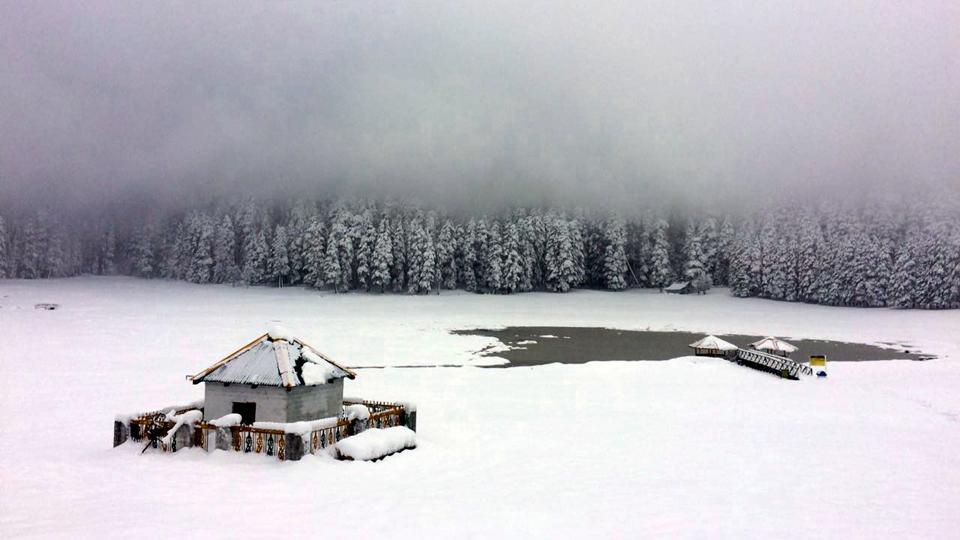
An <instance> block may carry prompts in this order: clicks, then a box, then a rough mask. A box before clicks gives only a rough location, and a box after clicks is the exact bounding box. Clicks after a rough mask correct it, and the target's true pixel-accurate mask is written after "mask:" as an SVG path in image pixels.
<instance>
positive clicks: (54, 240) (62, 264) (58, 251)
mask: <svg viewBox="0 0 960 540" xmlns="http://www.w3.org/2000/svg"><path fill="white" fill-rule="evenodd" d="M63 234H64V233H63V229H62V228H61V227H60V223H59V221H58V220H57V219H56V218H55V217H53V216H52V215H51V216H48V217H47V245H46V252H45V253H44V260H43V267H44V273H43V277H47V278H51V277H64V276H66V275H68V274H67V261H66V256H67V254H66V252H65V251H64V243H65V242H66V240H65V239H64V237H63Z"/></svg>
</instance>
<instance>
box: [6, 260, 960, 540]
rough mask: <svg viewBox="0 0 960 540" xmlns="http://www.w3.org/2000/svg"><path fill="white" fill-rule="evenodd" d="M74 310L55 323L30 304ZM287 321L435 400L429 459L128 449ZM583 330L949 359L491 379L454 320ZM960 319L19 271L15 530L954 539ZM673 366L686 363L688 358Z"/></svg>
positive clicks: (421, 412) (11, 413)
mask: <svg viewBox="0 0 960 540" xmlns="http://www.w3.org/2000/svg"><path fill="white" fill-rule="evenodd" d="M39 302H56V303H59V304H61V308H60V309H59V310H56V311H39V310H35V309H33V305H34V304H36V303H39ZM271 322H280V323H282V324H284V325H285V326H287V327H288V328H290V329H291V331H294V332H295V333H297V334H298V335H301V336H302V337H303V338H304V339H305V340H307V341H308V342H309V343H311V344H312V345H314V346H316V347H317V348H319V349H320V350H321V351H324V352H325V353H326V354H328V355H330V356H331V357H332V358H333V359H334V360H337V361H340V362H342V363H344V364H346V365H349V366H358V365H411V364H428V365H435V364H466V365H467V366H466V367H444V368H424V369H399V368H397V369H394V368H388V369H361V370H359V372H358V376H357V379H356V380H355V381H347V383H346V384H347V389H346V393H347V394H349V395H355V396H363V397H367V398H372V399H383V400H390V399H399V400H409V401H413V402H416V403H417V405H418V418H417V428H418V431H417V449H415V450H412V451H408V452H402V453H400V454H397V455H395V456H391V457H389V458H387V459H385V460H384V461H382V462H377V463H366V462H346V463H345V462H336V461H334V460H332V459H327V458H325V457H321V456H307V457H305V458H304V459H303V461H300V462H298V463H280V462H277V461H275V460H273V459H272V458H267V457H258V456H249V455H239V454H233V453H227V452H214V453H211V454H206V453H203V452H202V451H199V450H196V449H187V450H183V451H181V452H178V453H177V454H172V455H170V454H167V455H162V454H156V453H150V452H148V453H147V454H145V455H142V456H141V455H139V451H140V449H139V448H138V447H137V446H135V445H133V444H126V445H124V446H122V447H120V448H117V449H113V448H111V447H110V446H111V437H112V422H113V418H114V415H115V414H116V413H119V412H129V411H136V410H146V409H152V408H158V407H162V406H166V405H173V404H177V403H185V402H190V401H192V400H194V399H198V398H200V397H202V388H201V387H200V386H193V385H191V384H190V383H189V382H186V381H185V380H184V375H186V374H188V373H193V372H195V371H196V370H198V369H200V368H202V367H204V366H207V365H209V364H211V363H212V362H213V361H215V360H217V359H219V358H220V357H222V356H225V355H226V354H228V353H230V352H231V351H233V350H234V349H236V348H237V347H238V346H240V345H242V344H245V343H247V342H248V341H250V340H251V339H253V338H254V337H256V336H257V335H260V334H262V333H263V332H264V331H265V329H266V327H267V326H268V325H269V324H270V323H271ZM515 324H524V325H580V326H609V327H618V328H626V329H642V328H648V327H649V328H650V329H654V330H662V329H686V330H694V331H702V332H704V333H718V334H720V333H727V332H742V333H750V334H757V335H778V336H781V337H810V338H824V339H842V340H849V341H861V342H880V341H888V342H889V341H900V342H908V343H910V344H912V345H913V346H915V347H917V348H919V349H921V350H923V351H924V352H928V353H932V354H937V355H940V356H941V359H939V360H935V361H930V362H908V361H891V362H863V363H851V364H840V363H832V364H831V365H830V366H829V370H830V377H829V380H826V381H817V380H811V379H807V380H804V381H800V382H793V381H785V380H780V379H777V378H776V377H773V376H770V375H767V374H764V373H759V372H755V371H752V370H748V369H744V368H738V367H737V366H735V365H732V364H729V363H727V362H724V361H720V360H713V359H696V358H689V357H686V358H679V359H676V360H672V361H669V362H592V363H588V364H582V365H549V366H541V367H535V368H515V369H480V368H478V367H475V366H471V365H470V364H476V363H481V362H482V361H483V360H481V359H478V357H477V355H476V351H478V350H479V349H481V348H483V347H484V346H486V345H489V344H490V343H491V340H489V339H487V338H480V337H464V336H451V335H448V334H447V333H446V331H447V330H448V329H450V328H468V327H473V326H487V327H489V326H505V325H515ZM958 331H960V312H957V311H952V312H919V311H896V310H884V309H880V310H860V309H842V308H829V307H820V306H808V305H796V304H787V303H779V302H769V301H764V300H756V299H749V300H742V299H734V298H730V297H729V296H727V295H726V294H725V291H721V290H714V291H711V294H709V295H706V296H699V297H697V296H689V297H683V296H668V295H660V294H657V293H655V292H647V291H628V292H624V293H602V292H588V291H581V292H575V293H570V294H565V295H556V294H525V295H516V296H478V295H472V294H465V293H444V294H442V295H439V296H418V297H411V296H390V295H387V296H376V295H364V294H348V295H333V294H318V293H316V292H313V291H306V290H302V289H295V288H292V289H283V290H276V289H270V288H231V287H222V286H194V285H189V284H184V283H173V282H166V281H141V280H136V279H128V278H77V279H69V280H56V281H32V282H27V281H0V374H2V380H3V383H4V384H3V387H2V390H0V537H3V538H14V537H33V536H56V537H68V538H77V537H95V536H104V537H130V538H169V537H173V536H180V537H208V538H209V537H237V536H244V537H257V536H261V535H263V536H265V535H280V534H283V535H284V536H289V537H308V536H310V537H317V536H318V535H323V536H324V537H333V538H369V537H391V538H405V537H417V538H442V537H468V538H489V537H523V538H529V537H539V538H545V537H549V538H557V537H605V538H606V537H631V538H633V537H664V538H743V537H751V538H881V537H882V538H893V537H896V538H909V537H913V538H949V537H954V538H955V537H956V533H957V531H958V530H960V512H957V507H958V505H960V391H958V390H960V365H958V363H957V358H960V345H958V339H960V338H958V335H960V332H958ZM678 354H685V352H684V351H678Z"/></svg>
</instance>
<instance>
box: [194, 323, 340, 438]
mask: <svg viewBox="0 0 960 540" xmlns="http://www.w3.org/2000/svg"><path fill="white" fill-rule="evenodd" d="M355 377H356V374H355V373H354V372H352V371H350V370H349V369H347V368H345V367H343V366H340V365H339V364H337V363H336V362H334V361H333V360H331V359H329V358H327V357H326V356H324V355H323V354H322V353H320V352H319V351H317V350H316V349H314V348H313V347H311V346H309V345H307V344H306V343H304V342H303V341H302V340H300V339H298V338H295V337H293V336H290V335H289V334H288V333H287V332H285V331H283V330H281V329H275V330H271V331H270V332H268V333H266V334H264V335H262V336H260V337H258V338H257V339H255V340H253V341H252V342H250V343H248V344H246V345H244V346H243V347H242V348H240V349H239V350H237V351H236V352H234V353H232V354H230V355H229V356H227V357H226V358H224V359H222V360H220V361H219V362H217V363H216V364H213V365H212V366H210V367H208V368H207V369H205V370H203V371H201V372H199V373H197V374H196V375H192V376H187V380H190V381H193V384H199V383H201V382H202V383H204V406H203V418H204V420H207V421H209V420H213V419H217V418H220V417H222V416H224V415H227V414H231V413H237V414H239V415H240V416H241V417H242V418H243V421H242V422H243V423H244V424H252V423H253V422H299V421H303V420H315V419H317V418H327V417H331V416H337V415H339V414H340V412H341V410H342V407H343V379H353V378H355Z"/></svg>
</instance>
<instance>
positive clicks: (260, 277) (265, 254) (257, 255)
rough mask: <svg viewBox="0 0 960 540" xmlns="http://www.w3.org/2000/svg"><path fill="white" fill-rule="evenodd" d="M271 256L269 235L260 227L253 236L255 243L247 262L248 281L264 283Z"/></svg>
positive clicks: (251, 246)
mask: <svg viewBox="0 0 960 540" xmlns="http://www.w3.org/2000/svg"><path fill="white" fill-rule="evenodd" d="M269 256H270V247H269V245H268V244H267V235H266V233H265V232H264V230H263V229H260V230H258V231H257V232H256V234H254V236H253V243H252V244H251V245H250V250H249V256H248V259H247V261H246V264H248V265H249V267H248V268H247V271H248V274H247V283H249V284H252V285H255V284H259V283H263V282H264V281H265V280H266V279H267V259H268V258H269Z"/></svg>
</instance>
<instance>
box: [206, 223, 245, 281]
mask: <svg viewBox="0 0 960 540" xmlns="http://www.w3.org/2000/svg"><path fill="white" fill-rule="evenodd" d="M211 279H212V280H213V282H214V283H235V282H237V281H238V280H239V279H240V268H239V267H238V266H237V231H236V230H234V227H233V218H231V217H230V214H224V215H223V218H221V219H220V223H219V224H218V225H217V231H216V233H215V234H214V236H213V270H212V276H211Z"/></svg>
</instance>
